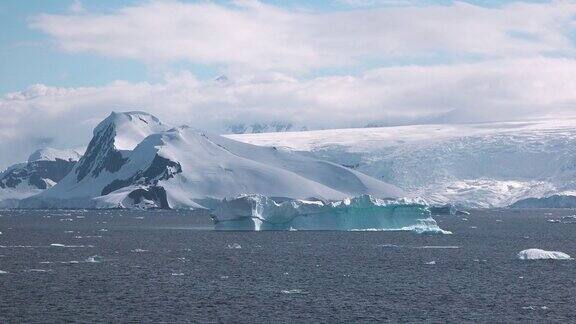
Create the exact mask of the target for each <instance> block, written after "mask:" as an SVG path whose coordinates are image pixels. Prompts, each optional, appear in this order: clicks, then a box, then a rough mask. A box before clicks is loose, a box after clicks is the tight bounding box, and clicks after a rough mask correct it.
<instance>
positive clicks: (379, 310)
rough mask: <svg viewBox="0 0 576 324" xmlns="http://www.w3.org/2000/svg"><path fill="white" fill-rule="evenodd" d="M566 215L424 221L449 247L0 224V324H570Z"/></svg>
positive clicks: (87, 215) (126, 225)
mask: <svg viewBox="0 0 576 324" xmlns="http://www.w3.org/2000/svg"><path fill="white" fill-rule="evenodd" d="M574 213H576V212H575V211H570V210H562V211H553V210H488V211H473V212H472V214H471V215H465V216H448V215H445V216H435V218H436V219H437V220H438V222H439V224H440V226H441V227H442V228H443V229H446V230H450V231H452V232H454V234H453V235H421V234H420V235H419V234H415V233H410V232H304V231H300V232H216V231H212V230H211V228H212V224H211V221H210V219H209V218H208V217H206V216H202V215H194V214H191V213H178V212H135V211H0V232H2V234H0V270H1V271H2V272H0V322H2V323H21V322H26V323H32V322H177V323H181V322H274V323H278V322H330V323H332V322H357V321H358V322H387V321H388V322H421V321H425V322H445V321H450V322H529V321H536V322H575V321H576V307H575V306H576V304H575V303H576V261H522V260H518V259H517V258H516V254H517V253H518V252H519V251H521V250H524V249H527V248H533V247H535V248H542V249H549V250H558V251H563V252H566V253H568V254H571V255H572V256H576V223H561V222H550V221H549V220H556V219H560V217H561V216H564V215H571V214H574Z"/></svg>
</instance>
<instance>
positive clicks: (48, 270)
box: [24, 269, 52, 272]
mask: <svg viewBox="0 0 576 324" xmlns="http://www.w3.org/2000/svg"><path fill="white" fill-rule="evenodd" d="M24 272H52V270H50V269H26V270H24Z"/></svg>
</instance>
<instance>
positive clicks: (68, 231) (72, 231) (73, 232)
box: [64, 231, 74, 233]
mask: <svg viewBox="0 0 576 324" xmlns="http://www.w3.org/2000/svg"><path fill="white" fill-rule="evenodd" d="M64 233H74V231H64Z"/></svg>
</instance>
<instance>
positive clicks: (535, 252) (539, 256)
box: [518, 249, 572, 260]
mask: <svg viewBox="0 0 576 324" xmlns="http://www.w3.org/2000/svg"><path fill="white" fill-rule="evenodd" d="M518 259H520V260H571V259H572V258H571V257H570V256H569V255H568V254H566V253H564V252H558V251H546V250H541V249H528V250H524V251H520V252H519V253H518Z"/></svg>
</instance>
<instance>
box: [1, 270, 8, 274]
mask: <svg viewBox="0 0 576 324" xmlns="http://www.w3.org/2000/svg"><path fill="white" fill-rule="evenodd" d="M7 273H8V271H4V270H0V274H7Z"/></svg>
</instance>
